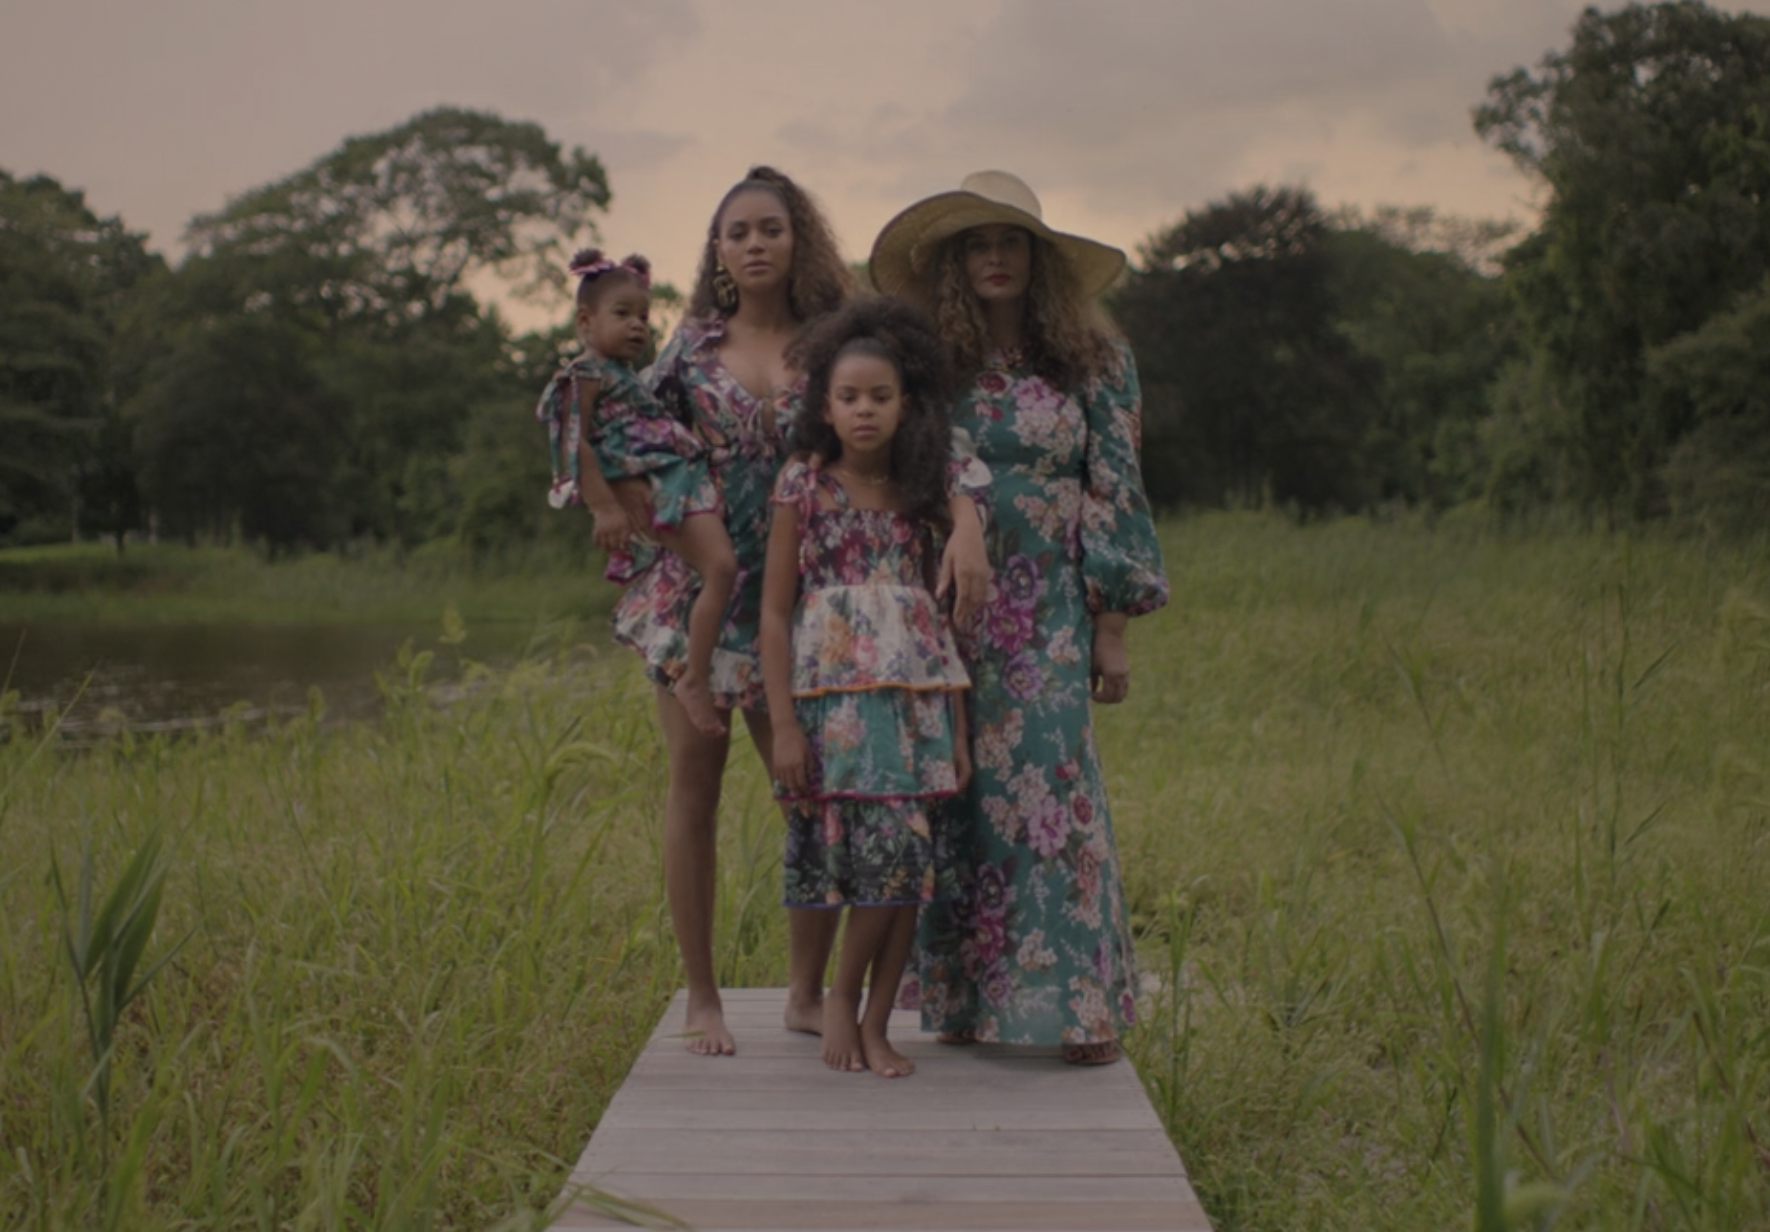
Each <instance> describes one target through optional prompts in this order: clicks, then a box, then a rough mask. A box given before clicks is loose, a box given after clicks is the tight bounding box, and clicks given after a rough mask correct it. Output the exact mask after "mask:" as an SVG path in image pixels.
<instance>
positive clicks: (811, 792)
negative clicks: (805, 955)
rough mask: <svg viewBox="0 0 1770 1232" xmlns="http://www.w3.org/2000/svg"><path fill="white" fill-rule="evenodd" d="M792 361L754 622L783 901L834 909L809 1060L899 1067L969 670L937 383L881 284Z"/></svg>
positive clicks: (933, 346) (955, 775)
mask: <svg viewBox="0 0 1770 1232" xmlns="http://www.w3.org/2000/svg"><path fill="white" fill-rule="evenodd" d="M802 362H803V364H804V368H805V371H806V373H807V391H806V398H805V409H804V412H803V414H802V416H801V418H800V420H799V422H798V423H797V424H796V425H795V428H794V434H795V444H796V445H797V446H798V447H799V449H801V450H802V451H803V453H802V454H801V455H800V456H799V457H796V458H794V459H793V460H791V461H789V462H788V463H787V464H786V466H785V467H783V468H782V470H781V473H780V476H779V478H778V480H777V481H776V483H775V489H774V496H773V503H774V515H773V520H772V522H771V525H770V530H769V539H768V559H767V566H766V571H765V573H764V577H763V592H762V623H761V651H762V676H763V684H764V687H765V688H766V690H767V697H768V714H769V719H770V724H771V727H772V729H773V737H774V740H773V746H774V748H773V770H774V776H775V780H776V794H777V795H778V796H779V797H780V799H781V801H782V804H783V808H784V810H785V812H786V818H787V842H786V854H785V857H784V860H783V863H784V866H785V882H786V892H785V900H786V905H787V906H788V907H789V908H794V909H799V910H815V909H823V910H839V909H841V908H842V907H847V908H848V924H847V928H846V930H845V932H844V935H843V941H842V949H841V954H840V956H839V957H838V959H837V965H836V978H835V981H834V984H833V985H832V987H831V989H830V991H829V992H828V993H827V994H826V995H825V998H824V1010H823V1041H824V1045H823V1058H824V1063H825V1064H826V1065H828V1066H830V1068H832V1069H839V1070H853V1071H858V1070H861V1069H871V1070H872V1071H873V1072H874V1073H876V1074H878V1075H880V1076H882V1077H889V1078H896V1077H902V1076H904V1075H907V1074H909V1073H911V1072H912V1071H913V1070H914V1069H915V1066H914V1064H913V1063H912V1062H911V1061H910V1060H909V1058H907V1057H905V1056H904V1055H903V1054H902V1053H900V1052H898V1051H897V1050H896V1049H895V1048H893V1047H892V1046H891V1043H890V1041H889V1039H888V1038H887V1032H886V1027H887V1024H888V1022H889V1019H890V1015H891V1008H892V1002H893V1001H894V999H895V998H896V995H897V985H898V981H899V979H900V978H901V977H902V975H903V968H904V963H905V960H906V958H907V957H908V954H909V948H910V943H911V940H912V939H913V937H914V934H915V927H916V909H917V907H918V906H920V905H921V904H923V903H927V902H933V901H937V900H940V899H944V898H948V897H950V896H951V894H952V892H953V888H954V885H953V881H952V873H951V870H950V868H949V865H948V861H947V854H946V846H947V840H946V835H945V832H944V820H943V818H942V810H941V807H940V804H939V802H940V801H941V800H942V799H944V798H946V797H949V796H952V795H954V794H956V793H957V792H958V791H959V790H960V789H961V788H962V787H963V786H964V784H965V782H966V780H967V779H968V778H969V777H970V773H971V764H970V754H969V751H968V749H967V745H966V736H965V715H964V706H963V698H962V697H961V696H960V694H961V693H962V692H963V690H964V689H965V688H966V687H967V685H968V680H967V678H966V675H965V670H964V668H963V667H962V666H961V664H960V661H959V654H958V649H957V647H956V646H955V644H954V642H953V638H952V633H951V630H950V628H949V627H948V624H947V622H946V620H945V618H944V617H943V616H942V614H941V612H940V609H939V607H938V606H937V605H936V603H935V599H934V584H933V569H934V563H935V560H936V556H935V549H934V536H935V535H936V534H937V533H940V532H943V531H945V530H947V529H948V523H949V518H948V513H947V508H948V495H947V468H948V454H949V450H950V445H951V439H952V437H951V427H950V419H949V414H948V409H947V407H948V399H949V397H950V392H951V390H950V384H949V380H948V377H947V366H946V359H945V351H944V348H943V347H942V345H941V342H940V338H939V336H938V335H937V334H936V333H935V332H934V329H933V326H932V325H931V323H929V322H928V320H927V319H926V318H925V317H923V316H922V315H921V314H920V313H919V312H917V311H916V310H914V309H912V308H909V307H907V306H906V305H903V304H900V303H897V302H894V301H888V300H871V301H864V302H860V303H857V304H853V305H851V306H849V307H847V308H844V309H842V310H841V311H839V312H837V313H835V314H834V315H833V316H830V317H827V318H825V319H824V320H822V321H820V322H818V323H817V324H816V325H814V326H813V327H812V329H811V331H810V332H809V333H808V335H807V336H806V338H805V339H804V341H803V345H802ZM863 984H864V985H865V990H866V1004H865V1010H864V1012H863V1011H862V1008H861V994H862V986H863Z"/></svg>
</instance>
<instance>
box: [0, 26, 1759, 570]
mask: <svg viewBox="0 0 1770 1232" xmlns="http://www.w3.org/2000/svg"><path fill="white" fill-rule="evenodd" d="M1472 121H1473V124H1474V128H1475V131H1476V132H1477V133H1478V134H1479V135H1480V136H1481V137H1482V138H1483V139H1484V140H1486V141H1488V142H1490V143H1491V144H1492V145H1494V146H1495V148H1497V149H1499V150H1502V151H1504V152H1505V153H1506V154H1508V155H1509V156H1511V157H1512V158H1513V159H1514V160H1515V161H1516V162H1517V164H1518V165H1519V166H1520V167H1521V168H1523V169H1524V170H1525V172H1526V173H1527V174H1529V175H1530V176H1532V177H1534V178H1535V179H1536V180H1537V181H1538V182H1539V183H1540V184H1541V185H1542V187H1543V190H1544V200H1545V207H1544V210H1543V214H1542V218H1541V220H1540V224H1539V225H1538V226H1537V228H1536V229H1535V230H1534V231H1533V232H1531V233H1529V234H1527V235H1518V234H1513V233H1511V232H1510V231H1509V230H1508V229H1507V228H1506V227H1504V226H1501V225H1498V224H1493V223H1486V222H1481V221H1471V220H1465V219H1458V218H1453V217H1441V216H1437V215H1434V214H1433V213H1432V212H1431V211H1428V210H1419V209H1416V210H1404V209H1395V208H1391V209H1381V210H1376V211H1373V212H1359V211H1351V210H1339V211H1329V210H1326V209H1324V208H1323V207H1322V205H1321V204H1320V203H1319V202H1318V201H1317V200H1316V199H1315V198H1314V196H1313V195H1312V194H1311V193H1310V192H1309V191H1308V189H1307V188H1305V187H1302V186H1296V185H1279V186H1259V187H1253V188H1249V189H1246V190H1242V191H1236V192H1231V193H1228V194H1226V195H1225V196H1224V197H1223V198H1222V199H1221V200H1218V201H1215V202H1212V203H1210V204H1208V205H1206V206H1203V207H1201V208H1198V209H1194V210H1191V211H1188V212H1187V213H1186V214H1185V216H1184V217H1183V218H1181V219H1180V220H1179V221H1177V222H1176V223H1174V224H1173V225H1171V226H1169V227H1167V228H1164V229H1163V230H1161V231H1159V232H1158V233H1157V234H1155V235H1153V236H1151V237H1150V238H1149V239H1148V240H1147V241H1146V242H1145V243H1144V244H1143V245H1142V246H1141V247H1140V249H1139V251H1138V253H1137V256H1136V259H1135V260H1134V261H1133V263H1132V267H1131V270H1130V272H1129V273H1128V275H1127V276H1126V278H1125V279H1124V280H1123V281H1122V282H1121V283H1120V285H1119V286H1118V287H1117V288H1116V289H1115V290H1114V292H1113V293H1112V295H1111V296H1110V300H1109V307H1110V308H1111V310H1112V312H1113V314H1114V316H1115V318H1116V319H1117V321H1118V322H1119V324H1120V326H1121V327H1122V328H1123V329H1124V331H1125V332H1126V334H1127V336H1128V337H1129V339H1130V341H1131V343H1132V346H1133V348H1134V349H1135V351H1136V354H1137V358H1138V363H1139V367H1140V370H1141V373H1142V377H1143V383H1144V394H1145V437H1144V468H1145V475H1146V479H1147V482H1148V485H1149V488H1150V491H1151V494H1152V496H1153V497H1154V499H1155V500H1156V501H1157V502H1158V504H1161V505H1163V506H1165V507H1170V508H1173V507H1223V506H1246V505H1264V504H1273V505H1278V506H1282V507H1285V508H1289V509H1292V510H1294V511H1295V512H1296V513H1298V514H1299V515H1301V516H1315V515H1323V514H1329V513H1333V512H1351V511H1363V510H1371V509H1376V508H1385V507H1388V508H1419V509H1425V510H1427V511H1431V512H1437V511H1442V510H1445V509H1448V508H1450V507H1452V506H1456V505H1462V504H1471V503H1474V504H1480V505H1484V506H1485V507H1487V508H1489V509H1491V510H1492V511H1494V512H1495V513H1496V514H1498V515H1500V516H1503V517H1522V516H1528V515H1530V514H1532V513H1534V512H1537V511H1541V510H1546V509H1552V508H1557V507H1569V508H1574V509H1578V510H1581V511H1584V512H1586V513H1589V514H1592V515H1595V516H1598V517H1602V518H1604V519H1606V520H1607V521H1609V522H1611V523H1612V524H1617V523H1623V522H1631V521H1642V520H1649V519H1662V518H1670V519H1675V520H1678V521H1680V522H1682V523H1685V524H1687V525H1692V526H1697V527H1701V528H1705V529H1709V530H1720V531H1744V532H1752V531H1756V530H1759V529H1761V528H1763V527H1765V526H1767V525H1770V20H1766V19H1764V18H1760V17H1756V16H1750V15H1730V14H1727V13H1724V12H1721V11H1718V10H1715V9H1712V8H1709V7H1707V6H1706V5H1704V4H1702V3H1699V2H1697V0H1675V2H1672V3H1662V4H1654V5H1629V6H1628V7H1625V8H1622V9H1619V10H1616V11H1612V12H1601V11H1599V10H1597V9H1588V10H1586V12H1585V13H1583V14H1582V15H1581V16H1580V18H1579V19H1578V21H1577V22H1576V23H1575V25H1574V26H1573V28H1572V31H1571V33H1570V39H1569V44H1568V46H1566V47H1565V48H1562V49H1559V50H1555V51H1551V52H1549V53H1548V54H1547V55H1545V56H1544V57H1543V59H1542V60H1541V62H1540V63H1539V64H1538V65H1537V66H1535V67H1534V68H1519V69H1516V70H1514V71H1512V72H1509V73H1505V74H1501V75H1499V76H1496V77H1495V78H1494V79H1493V80H1492V82H1491V83H1490V85H1489V88H1488V91H1487V95H1486V98H1485V100H1483V101H1482V102H1481V103H1480V104H1479V105H1478V106H1476V107H1475V108H1474V109H1473V113H1472ZM608 200H609V185H608V179H607V175H606V173H605V171H604V169H603V167H602V165H601V164H600V162H599V161H598V160H597V159H596V158H595V157H594V156H593V155H591V154H587V153H585V152H584V151H583V150H581V149H573V150H569V151H567V150H563V149H561V147H560V146H559V145H558V144H556V143H554V142H552V141H550V140H549V139H548V137H547V136H546V134H545V133H544V132H543V131H542V130H541V129H540V128H539V126H537V125H534V124H526V123H515V122H511V121H507V120H504V119H501V118H500V117H497V116H495V115H490V114H486V113H483V112H474V111H466V110H461V109H455V108H444V109H438V110H434V111H428V112H425V113H423V114H421V115H418V116H415V117H414V118H413V119H411V120H409V121H407V122H406V123H404V124H402V125H399V126H397V127H395V128H393V129H390V130H388V131H386V132H382V133H377V134H373V135H369V136H364V137H357V138H352V139H350V140H348V141H346V142H345V143H344V144H343V145H342V146H340V147H339V148H338V149H337V150H336V151H334V152H332V153H331V154H328V155H326V156H325V157H323V158H321V159H319V160H318V161H316V162H315V163H314V164H313V165H311V166H309V167H307V168H305V169H303V170H301V171H299V172H296V173H295V174H293V175H290V176H287V177H285V178H284V179H281V180H278V181H276V182H274V183H272V184H268V185H265V186H263V187H260V188H257V189H254V190H252V191H250V192H247V193H245V194H243V195H242V196H240V197H238V198H236V199H234V200H232V201H230V202H229V203H228V204H227V205H226V206H225V207H224V208H223V209H222V210H220V211H218V212H216V213H213V214H205V215H200V216H198V217H197V218H195V219H193V220H192V222H191V224H190V226H189V229H188V232H187V241H188V252H187V254H186V256H185V257H184V258H183V259H182V260H180V261H179V262H178V263H177V264H176V265H170V264H168V263H167V262H166V261H165V259H164V258H163V257H161V256H160V255H158V254H156V253H154V252H151V251H150V250H149V249H148V248H147V246H146V242H145V239H144V237H143V236H141V235H139V234H136V233H132V232H130V231H129V230H128V229H127V228H126V227H125V226H124V225H123V224H122V222H121V221H120V220H118V219H117V218H115V217H101V216H100V215H98V214H97V213H96V212H95V211H94V210H93V208H92V207H91V206H90V205H89V204H88V203H87V202H86V201H85V200H84V198H83V196H82V194H80V193H79V192H77V191H74V190H70V189H67V188H64V187H63V186H62V185H60V184H59V183H57V182H56V181H54V180H53V179H50V178H48V177H44V176H38V177H34V178H31V179H18V178H15V177H14V176H12V175H10V174H7V173H5V172H4V171H0V287H3V288H4V298H3V300H0V433H3V435H4V439H5V444H6V448H5V449H4V450H0V543H15V544H16V543H29V542H42V541H48V540H52V539H64V540H65V539H66V538H67V537H68V536H69V535H70V534H71V533H79V534H84V535H95V534H102V535H108V536H111V537H113V538H115V539H116V540H117V541H118V542H119V544H120V543H121V542H122V539H123V536H124V534H125V533H126V532H129V531H132V530H139V529H142V528H144V527H147V526H149V525H150V524H151V525H152V526H153V527H154V528H155V529H156V530H157V532H158V533H160V534H161V535H164V536H172V537H183V538H187V539H191V540H217V539H220V540H228V541H235V540H246V541H251V542H257V543H261V544H263V545H265V546H266V547H267V548H268V549H269V550H272V551H280V550H288V549H296V548H301V547H321V548H326V547H335V546H338V545H341V544H345V543H349V542H360V541H364V540H373V541H379V542H396V543H400V544H406V545H413V544H417V543H422V542H425V541H429V540H436V539H453V540H456V541H458V542H460V543H462V544H465V545H467V546H469V547H472V548H476V549H480V548H488V547H493V546H496V545H498V544H501V543H506V542H512V541H518V540H525V539H532V538H534V537H536V536H545V535H549V534H559V533H562V530H561V528H560V519H558V518H557V517H556V516H553V515H550V514H549V512H548V511H547V510H546V509H545V508H544V506H543V504H542V502H541V501H540V500H539V498H538V496H537V494H538V493H540V492H542V491H543V490H544V488H545V481H544V475H543V474H542V472H543V470H544V461H543V453H544V450H543V449H542V448H541V446H540V443H539V438H538V437H537V436H536V435H535V433H534V432H531V431H529V429H530V428H531V427H532V425H531V424H529V423H528V422H527V420H526V416H527V408H528V405H529V403H530V401H531V400H532V398H533V396H534V392H535V390H536V389H538V388H539V386H540V384H541V382H542V381H543V380H544V379H545V377H546V375H547V373H548V372H549V371H550V370H551V369H552V367H553V365H554V364H555V363H556V362H557V359H558V356H559V354H560V350H561V347H562V346H563V345H565V344H567V342H568V339H567V337H566V336H565V331H564V329H563V328H561V329H556V330H552V331H539V332H530V333H523V334H517V333H515V332H514V331H513V330H512V329H511V328H510V327H509V326H508V324H507V323H506V322H505V321H504V320H503V318H502V317H501V316H500V314H499V313H498V311H497V309H496V307H495V305H489V304H486V303H482V302H481V301H480V299H479V298H477V297H476V295H475V294H474V292H473V291H472V290H471V287H472V286H473V285H475V280H476V279H478V278H479V277H480V276H481V275H483V274H485V273H488V272H494V273H496V274H498V275H500V276H502V277H503V278H504V279H506V280H507V281H508V282H510V283H512V284H514V286H515V287H516V289H517V293H518V294H529V295H540V296H545V295H548V294H549V293H552V292H556V291H557V290H560V289H563V288H562V276H561V274H560V273H559V271H560V269H561V268H562V265H563V260H562V258H563V256H564V254H565V253H567V252H568V251H569V250H570V249H571V248H572V247H574V246H576V245H577V244H579V243H581V242H584V241H586V240H588V239H589V238H591V237H592V236H594V234H595V225H594V220H595V217H596V215H597V214H598V213H599V212H601V211H603V210H604V209H605V208H606V206H607V203H608ZM550 289H551V290H550ZM562 315H563V314H562ZM537 431H538V430H537Z"/></svg>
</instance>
